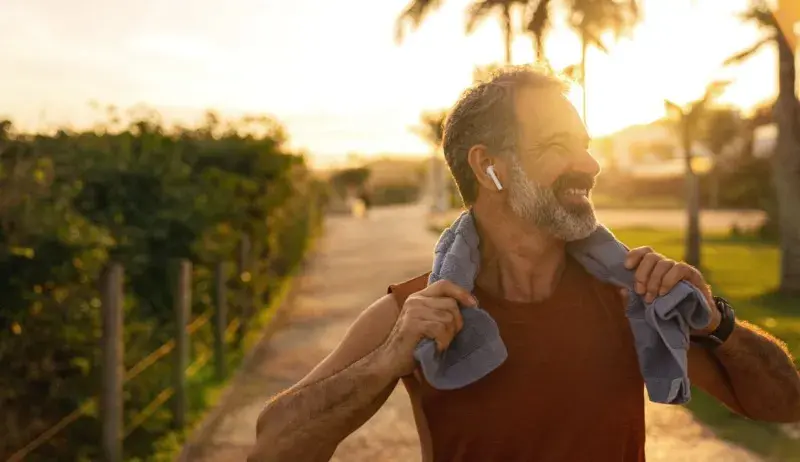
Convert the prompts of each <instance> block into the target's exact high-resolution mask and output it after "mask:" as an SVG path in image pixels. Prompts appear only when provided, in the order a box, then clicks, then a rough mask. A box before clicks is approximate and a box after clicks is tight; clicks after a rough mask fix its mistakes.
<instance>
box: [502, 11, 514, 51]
mask: <svg viewBox="0 0 800 462" xmlns="http://www.w3.org/2000/svg"><path fill="white" fill-rule="evenodd" d="M503 32H504V33H505V42H506V43H505V45H506V64H511V43H512V38H513V30H512V29H511V6H510V5H508V4H506V5H503Z"/></svg>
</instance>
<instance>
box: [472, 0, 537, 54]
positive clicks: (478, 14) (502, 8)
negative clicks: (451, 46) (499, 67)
mask: <svg viewBox="0 0 800 462" xmlns="http://www.w3.org/2000/svg"><path fill="white" fill-rule="evenodd" d="M527 3H528V0H476V1H475V2H474V3H472V5H470V6H469V8H467V29H466V32H467V34H471V33H472V32H474V31H475V27H477V25H478V24H480V22H481V21H483V20H484V19H485V18H486V16H488V15H489V14H490V13H493V12H495V11H496V12H499V13H500V20H501V21H502V27H503V37H504V39H505V40H504V45H505V50H506V61H505V62H506V64H511V44H512V43H513V42H514V28H513V27H512V25H511V13H512V10H513V9H514V7H515V6H520V7H524V6H525V5H527Z"/></svg>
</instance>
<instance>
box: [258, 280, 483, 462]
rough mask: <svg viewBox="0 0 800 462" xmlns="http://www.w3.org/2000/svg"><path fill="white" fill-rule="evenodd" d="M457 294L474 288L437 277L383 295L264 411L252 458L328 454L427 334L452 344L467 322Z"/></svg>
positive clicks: (375, 405) (404, 368) (367, 413)
mask: <svg viewBox="0 0 800 462" xmlns="http://www.w3.org/2000/svg"><path fill="white" fill-rule="evenodd" d="M456 300H459V301H460V302H461V303H462V304H464V305H468V306H471V305H474V304H475V301H474V299H473V298H472V296H471V295H470V294H469V293H468V292H466V291H465V290H464V289H462V288H460V287H458V286H456V285H455V284H453V283H451V282H448V281H438V282H436V283H434V284H431V285H430V286H428V287H426V288H424V289H423V290H421V291H419V292H417V293H415V294H412V295H411V296H410V297H408V298H407V299H406V301H405V303H404V304H403V306H402V308H399V307H398V306H397V302H395V300H394V298H393V297H392V296H385V297H383V298H382V299H380V300H379V301H378V302H376V303H375V304H373V305H372V306H371V307H370V308H368V309H367V310H366V311H365V312H364V314H362V315H361V316H360V317H359V319H358V320H357V321H356V322H355V323H354V324H353V326H351V328H350V330H349V331H348V332H347V334H346V335H345V338H344V340H342V342H341V343H340V344H339V346H338V347H337V348H336V350H335V351H334V352H333V353H332V354H331V355H330V356H329V357H328V358H326V359H325V360H324V361H323V362H322V363H320V365H319V366H317V367H316V368H315V369H314V370H313V371H312V372H311V373H310V374H309V375H308V376H307V377H306V378H304V379H303V380H301V381H300V382H299V383H298V384H297V385H295V386H294V387H292V388H290V389H289V390H287V391H286V392H284V393H281V394H280V395H278V396H277V397H276V398H274V399H272V400H271V401H270V403H268V404H267V406H266V407H265V408H264V410H263V411H262V413H261V415H260V416H259V418H258V423H257V426H256V435H257V442H256V447H255V449H254V451H253V453H252V454H251V456H250V458H249V461H250V462H256V461H263V462H267V461H269V462H272V461H293V460H303V461H326V460H328V459H330V457H331V456H332V455H333V453H334V451H335V450H336V447H337V446H338V445H339V443H340V442H341V441H342V440H343V439H344V438H345V437H347V436H348V435H349V434H350V433H352V432H353V431H355V430H356V429H357V428H358V427H360V426H361V425H363V424H364V422H366V421H367V420H368V419H369V418H370V417H372V415H374V414H375V412H376V411H377V410H378V409H379V408H380V407H381V406H382V405H383V403H384V402H385V401H386V399H387V398H388V397H389V395H390V394H391V392H392V390H393V389H394V387H395V385H396V384H397V381H398V379H399V378H400V377H402V376H405V375H408V374H411V373H412V372H413V371H414V368H415V366H416V361H415V360H414V356H413V352H414V349H415V348H416V346H417V344H418V343H419V341H420V340H421V339H423V338H426V337H427V338H430V339H433V340H434V341H435V342H436V344H437V346H438V347H439V349H440V351H441V350H444V349H445V348H447V346H448V345H449V344H450V342H451V341H452V339H453V337H454V336H455V335H456V333H457V332H458V331H459V330H460V329H461V327H462V326H463V320H462V319H461V314H460V311H459V308H458V304H457V303H456Z"/></svg>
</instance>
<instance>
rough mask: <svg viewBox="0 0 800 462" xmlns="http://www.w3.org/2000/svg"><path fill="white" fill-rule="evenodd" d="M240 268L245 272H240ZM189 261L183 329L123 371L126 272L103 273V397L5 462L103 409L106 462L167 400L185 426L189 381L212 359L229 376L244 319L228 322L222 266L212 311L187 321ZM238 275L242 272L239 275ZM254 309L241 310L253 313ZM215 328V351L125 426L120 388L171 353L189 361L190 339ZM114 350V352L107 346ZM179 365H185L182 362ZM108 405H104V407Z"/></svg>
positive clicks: (180, 305) (179, 305) (14, 461)
mask: <svg viewBox="0 0 800 462" xmlns="http://www.w3.org/2000/svg"><path fill="white" fill-rule="evenodd" d="M240 269H241V268H240ZM191 271H192V270H191V263H189V262H188V261H182V262H181V264H180V265H179V278H178V281H179V282H178V285H177V287H176V294H175V295H176V297H175V298H176V315H177V316H176V320H177V321H178V323H177V325H178V326H182V327H181V328H178V329H176V332H175V337H174V338H172V339H170V340H169V341H167V342H165V343H164V344H162V345H161V346H159V347H158V348H156V349H155V350H153V351H152V352H151V353H149V354H148V355H146V356H145V357H144V358H142V359H141V360H139V361H138V362H136V364H134V365H133V366H132V367H130V368H129V369H127V370H124V366H123V364H122V361H123V357H124V354H123V349H124V345H123V335H122V300H123V296H122V293H121V292H122V280H123V272H122V268H121V267H120V266H119V265H117V264H111V265H110V267H109V268H108V269H107V271H105V272H104V274H103V280H102V281H101V287H102V291H103V293H104V295H105V296H104V297H103V303H102V306H101V309H102V310H103V340H102V346H103V351H102V354H103V362H102V366H103V367H102V369H103V379H102V387H101V394H100V395H99V396H93V397H91V398H88V399H86V400H84V401H83V402H81V404H80V405H79V406H78V407H77V408H76V409H75V410H74V411H72V412H71V413H69V414H68V415H66V416H64V417H63V418H62V419H61V420H59V421H58V422H56V423H55V424H54V425H52V426H50V427H49V428H48V429H47V430H44V431H42V432H41V433H40V434H39V435H38V436H37V437H36V438H34V439H33V440H31V441H30V442H28V443H27V444H26V445H25V446H23V447H22V448H20V449H19V450H17V451H16V452H14V453H13V454H12V455H11V456H10V457H9V458H8V459H7V462H20V461H22V460H24V459H25V458H26V457H28V456H29V455H31V454H32V453H34V452H35V451H36V450H37V449H40V448H42V447H43V446H44V445H46V444H47V443H48V442H50V441H51V440H52V439H53V438H54V437H55V436H57V435H58V434H59V433H61V432H62V431H64V429H66V428H67V427H69V426H70V425H72V424H73V423H75V422H76V421H78V420H79V419H80V418H81V417H83V416H88V415H92V414H93V413H94V411H95V409H97V407H98V405H99V406H100V408H101V409H100V420H101V427H102V432H103V460H107V461H108V462H120V461H121V460H122V445H123V442H124V441H125V440H126V439H127V438H128V437H129V436H130V435H131V434H132V433H133V432H134V431H136V430H137V429H138V428H140V427H141V426H142V425H143V424H144V423H145V422H147V420H148V419H150V418H151V417H152V416H153V415H154V414H155V413H156V412H157V411H158V410H159V409H161V408H162V407H163V406H164V405H165V404H166V403H167V402H168V401H170V400H171V399H172V400H175V399H179V400H181V401H184V403H178V405H177V406H175V410H174V411H173V412H174V415H173V419H174V420H175V421H176V422H179V423H180V424H181V426H182V425H183V423H184V422H185V414H186V410H187V407H186V406H185V400H186V379H187V378H191V377H193V376H195V375H196V374H197V373H198V372H199V371H200V370H201V369H202V368H203V367H204V366H205V365H206V364H207V363H208V362H209V361H210V360H212V359H216V361H215V365H216V367H215V369H216V371H215V373H216V375H217V376H218V377H220V378H222V377H224V376H225V368H224V364H225V362H226V361H225V358H224V356H225V354H226V344H228V343H230V342H231V341H232V340H234V339H235V338H236V336H237V334H240V335H241V334H242V333H243V332H242V329H241V327H242V325H243V324H244V323H245V322H246V320H243V319H241V318H240V317H236V318H234V319H232V320H231V321H230V322H227V311H228V306H227V298H226V296H225V290H226V288H225V286H226V278H225V276H224V264H223V263H218V264H217V266H216V269H215V272H216V274H215V281H216V283H215V288H214V290H215V292H216V297H215V298H216V303H215V305H216V306H215V307H214V308H213V309H209V310H207V311H205V312H203V313H202V314H200V315H198V316H196V317H195V318H194V319H193V320H191V322H188V323H187V322H186V321H187V318H188V310H189V305H190V303H191V290H192V289H191V287H192V284H191ZM240 274H244V272H243V271H240ZM250 311H251V310H243V313H249V312H250ZM209 323H213V324H214V333H215V335H214V337H215V338H214V348H213V351H209V349H208V348H206V349H204V350H203V351H200V352H199V353H198V354H197V357H196V358H195V359H194V361H193V362H192V363H191V364H188V366H187V367H183V368H181V367H179V368H178V369H177V370H179V369H182V371H181V372H180V373H175V374H174V378H173V383H172V385H171V386H168V387H166V388H164V389H162V390H161V391H160V392H158V394H157V395H156V396H155V398H153V399H152V400H151V401H150V402H149V403H148V404H146V405H145V406H144V407H143V408H142V409H141V410H140V411H139V412H137V413H135V414H134V415H133V416H132V417H131V418H130V419H129V421H128V422H127V424H123V422H122V419H123V395H122V388H123V386H124V385H125V384H127V383H128V382H130V381H131V380H133V379H135V378H136V377H138V376H139V375H140V374H142V373H143V372H144V371H146V370H148V369H149V368H151V367H152V366H153V365H154V364H156V363H158V362H159V361H160V360H162V359H163V358H165V357H167V356H168V355H171V354H172V355H174V356H176V357H180V356H186V357H188V340H189V337H190V336H191V335H192V334H194V333H196V332H197V331H198V330H200V329H201V328H203V327H204V326H206V325H208V324H209ZM109 346H111V348H108V347H109ZM176 364H181V363H180V360H179V361H178V362H176ZM104 404H105V405H104Z"/></svg>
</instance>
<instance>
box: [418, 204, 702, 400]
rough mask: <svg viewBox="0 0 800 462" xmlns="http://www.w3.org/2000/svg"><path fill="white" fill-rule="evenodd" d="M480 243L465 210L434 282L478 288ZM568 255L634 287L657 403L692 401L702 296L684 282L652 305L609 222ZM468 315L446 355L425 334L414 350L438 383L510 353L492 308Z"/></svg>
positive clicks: (450, 233) (631, 315) (448, 237)
mask: <svg viewBox="0 0 800 462" xmlns="http://www.w3.org/2000/svg"><path fill="white" fill-rule="evenodd" d="M478 244H479V238H478V232H477V230H476V228H475V223H474V218H473V217H472V214H471V213H470V212H464V213H462V214H461V215H460V216H459V217H458V218H457V219H456V221H455V222H453V224H452V225H451V226H450V227H449V228H448V229H446V230H445V231H444V232H443V233H442V236H441V237H440V238H439V242H438V243H437V244H436V248H435V250H434V263H433V269H432V271H431V274H430V276H429V278H428V283H429V284H432V283H434V282H436V281H438V280H440V279H447V280H450V281H452V282H454V283H456V284H458V285H459V286H461V287H463V288H464V289H466V290H469V291H470V292H472V291H473V290H474V285H475V277H476V276H477V274H478V270H479V267H480V253H479V245H478ZM567 252H568V253H569V254H570V255H572V257H573V258H575V260H576V261H578V262H579V263H580V264H581V265H582V266H583V267H584V268H585V269H586V271H587V272H589V273H590V274H592V275H593V276H594V277H595V278H597V279H599V280H600V281H602V282H606V283H610V284H614V285H616V286H618V287H621V288H627V289H628V290H629V291H630V297H629V305H628V307H627V310H626V313H625V314H626V316H627V318H628V320H629V322H630V326H631V330H632V332H633V336H634V340H635V344H636V353H637V357H638V360H639V368H640V370H641V372H642V376H643V377H644V381H645V386H646V388H647V392H648V395H649V397H650V400H651V401H654V402H657V403H664V404H683V403H686V402H687V401H689V399H690V398H691V390H690V386H689V374H688V360H687V355H686V353H687V350H688V348H689V332H690V329H700V328H703V327H705V326H706V325H708V322H709V310H708V309H707V306H708V305H707V303H706V300H705V297H703V295H702V293H700V291H698V290H697V289H696V288H695V287H694V286H692V285H691V284H688V283H685V282H683V281H681V282H679V283H678V284H677V285H676V286H675V287H674V288H673V289H672V290H671V291H670V292H669V293H667V294H665V295H664V296H661V297H658V298H656V299H655V300H654V301H653V303H645V301H644V299H643V298H642V297H640V296H639V295H638V294H637V293H636V292H635V291H634V283H635V281H634V272H633V271H630V270H628V269H626V268H625V266H624V262H625V257H626V256H627V254H628V249H627V247H625V245H623V244H622V243H620V242H619V241H618V240H617V239H616V238H615V237H614V235H613V234H612V233H611V232H610V231H609V230H608V229H606V228H605V227H603V226H599V227H598V228H597V230H595V231H594V232H593V233H592V234H591V235H590V236H589V237H587V238H585V239H582V240H579V241H574V242H570V243H568V244H567ZM461 313H462V316H463V318H464V328H463V329H462V330H461V332H459V333H458V334H457V335H456V336H455V338H454V339H453V341H452V343H451V344H450V346H449V347H448V348H447V350H445V351H444V352H441V353H439V352H437V351H436V344H435V342H434V341H433V340H431V339H423V340H422V341H421V342H420V343H419V345H417V348H416V350H415V352H414V357H415V358H416V360H417V361H418V362H419V363H420V367H421V368H422V373H423V375H424V376H425V379H426V380H427V381H428V383H430V384H431V386H433V387H434V388H437V389H441V390H451V389H455V388H461V387H464V386H467V385H469V384H471V383H473V382H475V381H477V380H479V379H481V378H482V377H484V376H486V375H487V374H489V373H490V372H492V371H493V370H494V369H496V368H497V367H498V366H500V364H502V363H503V362H504V361H505V360H506V358H507V357H508V352H507V350H506V348H505V345H504V344H503V341H502V339H501V338H500V332H499V329H498V327H497V323H495V321H494V320H493V319H492V317H491V316H490V315H489V314H488V313H487V312H486V311H484V310H482V309H481V308H475V307H465V306H462V307H461Z"/></svg>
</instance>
